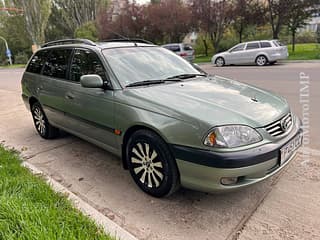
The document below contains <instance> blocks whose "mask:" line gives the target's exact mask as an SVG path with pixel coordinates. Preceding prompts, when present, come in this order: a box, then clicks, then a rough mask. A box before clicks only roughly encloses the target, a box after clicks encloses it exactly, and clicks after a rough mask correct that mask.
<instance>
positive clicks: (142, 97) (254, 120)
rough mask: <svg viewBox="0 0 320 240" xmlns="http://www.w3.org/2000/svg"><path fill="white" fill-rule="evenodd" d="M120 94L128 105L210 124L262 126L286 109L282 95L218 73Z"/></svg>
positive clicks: (132, 89)
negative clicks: (212, 75)
mask: <svg viewBox="0 0 320 240" xmlns="http://www.w3.org/2000/svg"><path fill="white" fill-rule="evenodd" d="M123 94H125V95H126V99H127V101H128V102H129V103H130V105H134V106H136V107H140V108H144V109H147V110H149V111H153V112H157V113H160V114H164V115H167V116H170V117H174V118H177V119H180V120H183V121H187V122H198V123H200V124H206V125H209V126H212V127H213V126H217V125H225V124H244V125H249V126H251V127H262V126H265V125H267V124H269V123H271V122H273V121H275V120H277V119H278V118H280V117H281V116H282V115H284V114H285V113H287V112H289V106H288V104H287V102H286V100H285V99H284V98H282V97H280V96H277V95H275V94H273V93H270V92H268V91H265V90H262V89H259V88H256V87H253V86H249V85H247V84H244V83H240V82H237V81H234V80H230V79H226V78H223V77H219V76H214V77H208V78H199V79H194V80H190V81H184V82H178V83H170V84H165V85H152V86H147V87H139V88H127V89H125V90H124V92H123Z"/></svg>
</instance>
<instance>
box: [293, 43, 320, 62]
mask: <svg viewBox="0 0 320 240" xmlns="http://www.w3.org/2000/svg"><path fill="white" fill-rule="evenodd" d="M288 50H289V58H288V59H289V60H314V59H320V44H317V43H305V44H296V47H295V51H294V52H292V45H288Z"/></svg>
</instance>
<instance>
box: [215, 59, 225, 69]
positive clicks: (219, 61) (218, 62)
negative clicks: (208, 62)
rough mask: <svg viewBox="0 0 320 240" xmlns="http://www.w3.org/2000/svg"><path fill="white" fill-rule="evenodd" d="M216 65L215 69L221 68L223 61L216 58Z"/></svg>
mask: <svg viewBox="0 0 320 240" xmlns="http://www.w3.org/2000/svg"><path fill="white" fill-rule="evenodd" d="M216 65H217V67H222V66H223V65H224V60H223V58H222V57H219V58H217V60H216Z"/></svg>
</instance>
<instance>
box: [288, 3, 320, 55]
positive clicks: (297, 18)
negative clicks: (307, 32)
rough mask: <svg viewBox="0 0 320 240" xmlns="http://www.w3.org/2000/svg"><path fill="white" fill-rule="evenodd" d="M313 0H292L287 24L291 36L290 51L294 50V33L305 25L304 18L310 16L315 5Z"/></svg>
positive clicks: (306, 18)
mask: <svg viewBox="0 0 320 240" xmlns="http://www.w3.org/2000/svg"><path fill="white" fill-rule="evenodd" d="M315 2H316V1H314V0H292V1H291V5H290V12H289V14H288V21H287V26H288V29H289V31H290V32H291V37H292V51H293V52H294V51H295V43H296V41H295V40H296V33H297V30H298V29H299V28H302V27H303V26H305V25H306V24H307V23H306V20H308V18H310V17H311V16H312V13H313V11H314V7H315Z"/></svg>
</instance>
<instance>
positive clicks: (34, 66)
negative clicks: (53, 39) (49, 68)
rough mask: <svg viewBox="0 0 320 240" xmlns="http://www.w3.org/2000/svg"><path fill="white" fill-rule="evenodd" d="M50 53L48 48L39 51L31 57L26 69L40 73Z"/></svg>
mask: <svg viewBox="0 0 320 240" xmlns="http://www.w3.org/2000/svg"><path fill="white" fill-rule="evenodd" d="M48 53H49V51H48V50H44V51H39V52H37V53H36V54H35V55H34V56H33V58H32V59H31V61H30V63H29V65H28V67H27V70H26V71H27V72H30V73H38V74H40V73H41V70H42V67H43V65H44V63H45V61H46V59H47V56H48Z"/></svg>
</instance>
